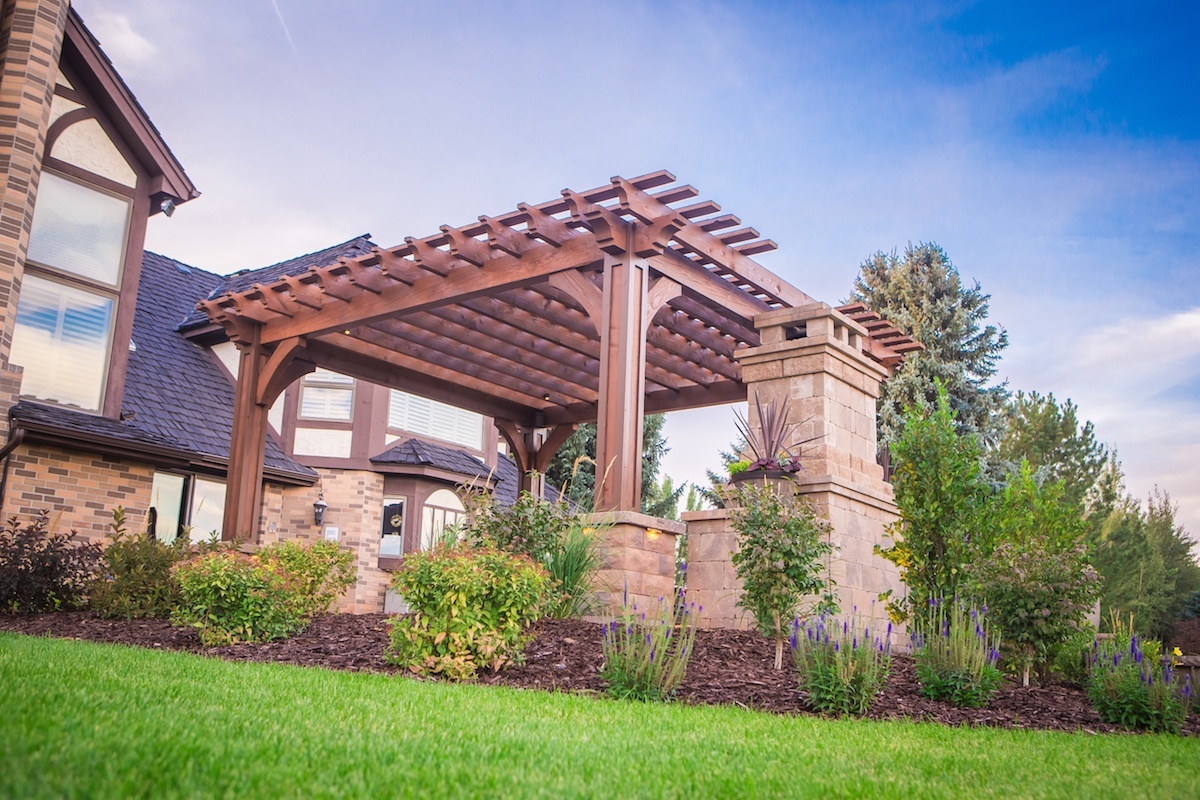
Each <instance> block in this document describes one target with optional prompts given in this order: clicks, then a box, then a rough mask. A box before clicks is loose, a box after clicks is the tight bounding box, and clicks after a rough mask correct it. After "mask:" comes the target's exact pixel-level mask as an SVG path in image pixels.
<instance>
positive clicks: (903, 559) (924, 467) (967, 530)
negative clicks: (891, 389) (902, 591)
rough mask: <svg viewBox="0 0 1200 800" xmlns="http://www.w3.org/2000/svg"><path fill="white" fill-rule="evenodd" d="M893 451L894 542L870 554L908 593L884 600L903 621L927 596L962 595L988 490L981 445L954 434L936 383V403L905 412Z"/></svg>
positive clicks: (921, 608) (925, 606) (921, 610)
mask: <svg viewBox="0 0 1200 800" xmlns="http://www.w3.org/2000/svg"><path fill="white" fill-rule="evenodd" d="M891 454H892V459H893V462H894V463H895V464H896V472H895V475H894V477H893V479H892V486H893V487H894V488H895V492H896V505H897V506H898V507H899V510H900V519H899V520H898V521H897V522H896V523H895V524H893V525H892V526H891V527H889V528H888V533H889V535H891V536H892V538H893V544H892V545H891V546H890V547H887V548H881V547H879V546H878V545H876V552H877V553H878V554H879V555H881V556H883V557H884V558H886V559H887V560H888V561H891V562H892V563H893V564H895V565H896V566H897V567H898V568H899V570H900V579H901V580H902V581H904V584H905V585H906V586H907V587H908V592H907V596H906V597H903V598H892V599H891V600H889V602H888V613H889V614H890V615H891V616H892V618H893V619H894V620H895V621H897V622H901V621H903V620H905V619H908V617H909V615H910V614H912V615H914V616H915V617H918V618H919V617H920V616H921V615H923V614H925V613H927V612H928V610H929V609H930V608H931V606H930V605H929V601H930V600H933V599H935V598H938V597H954V596H956V595H959V594H965V592H960V591H959V584H960V583H961V582H962V581H963V579H964V578H965V577H966V575H967V571H968V566H969V565H970V563H971V562H972V561H973V560H974V559H975V557H976V555H977V553H978V552H979V551H980V548H981V547H982V543H981V542H980V538H981V537H980V533H981V531H982V530H983V526H982V525H981V522H980V520H981V515H982V513H983V511H984V509H985V508H986V503H987V499H988V493H989V488H988V486H987V484H986V482H985V481H984V480H983V478H982V475H981V473H980V453H979V445H978V443H977V442H976V440H975V438H974V437H973V436H962V435H960V434H959V432H958V424H957V420H956V419H955V415H954V412H953V411H952V410H951V409H950V398H949V395H948V394H947V392H946V388H945V387H944V386H943V385H942V384H941V383H940V382H939V383H938V384H937V406H936V408H935V409H934V410H933V411H932V412H927V411H925V410H922V409H918V410H911V409H910V410H909V411H908V413H907V414H906V415H905V419H904V429H903V431H902V432H901V434H900V436H899V438H898V439H897V440H896V441H895V442H894V443H893V444H892V446H891ZM889 595H890V593H889Z"/></svg>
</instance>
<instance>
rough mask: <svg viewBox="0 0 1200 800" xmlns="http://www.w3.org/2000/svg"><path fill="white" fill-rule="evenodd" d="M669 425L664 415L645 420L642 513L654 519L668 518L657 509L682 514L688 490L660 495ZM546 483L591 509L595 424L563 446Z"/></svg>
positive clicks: (643, 433) (647, 417)
mask: <svg viewBox="0 0 1200 800" xmlns="http://www.w3.org/2000/svg"><path fill="white" fill-rule="evenodd" d="M665 423H666V417H665V416H663V415H662V414H648V415H646V416H645V417H644V418H643V420H642V512H643V513H646V514H653V515H654V516H664V515H663V514H658V513H656V512H655V509H659V510H664V509H670V508H675V509H676V511H675V513H676V514H678V506H679V498H680V496H681V495H682V494H683V490H684V486H679V487H675V486H673V485H672V486H671V489H670V495H669V496H663V495H661V494H660V489H661V487H660V486H659V483H658V472H659V468H660V466H661V464H662V459H663V456H665V455H666V454H667V452H668V451H669V450H670V448H669V447H667V438H666V436H664V435H663V426H664V424H665ZM603 468H607V467H603ZM546 480H547V481H548V482H549V483H550V485H551V486H554V487H555V488H559V489H563V490H564V491H565V492H566V494H567V496H568V497H569V498H570V499H571V500H573V501H574V502H576V503H579V504H581V505H583V506H584V507H585V508H590V507H591V505H592V499H593V497H594V496H595V489H596V424H595V423H593V422H589V423H587V424H584V425H580V426H579V429H578V430H576V431H575V433H573V434H571V436H570V438H568V439H567V440H566V441H565V442H563V444H562V446H561V447H559V448H558V452H557V453H556V454H555V455H554V460H553V461H551V462H550V468H549V469H547V470H546ZM685 485H686V484H685ZM666 516H667V517H668V518H669V519H673V518H674V517H670V516H669V515H666Z"/></svg>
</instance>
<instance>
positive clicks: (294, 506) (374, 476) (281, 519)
mask: <svg viewBox="0 0 1200 800" xmlns="http://www.w3.org/2000/svg"><path fill="white" fill-rule="evenodd" d="M317 471H318V472H319V473H321V481H320V483H319V484H318V485H316V486H301V487H287V488H285V489H283V490H282V492H281V493H280V504H279V511H278V521H277V526H276V531H274V532H271V531H270V530H269V529H270V520H268V521H267V524H266V525H265V526H264V528H263V531H264V533H263V536H262V539H261V541H263V542H264V543H266V542H269V541H277V540H281V539H298V540H301V541H319V540H320V539H321V538H323V537H324V535H325V529H326V528H328V527H336V528H337V529H338V542H339V543H340V544H341V545H342V546H344V547H347V548H349V549H350V550H351V551H353V552H354V554H355V566H356V567H357V569H358V581H357V582H356V583H355V585H354V586H352V587H350V589H349V590H348V591H347V592H346V594H345V596H343V597H342V599H341V600H339V601H338V604H337V607H336V610H338V611H342V612H349V613H354V614H365V613H371V612H380V611H383V600H384V594H385V593H386V591H387V587H388V584H389V583H390V582H391V573H390V572H385V571H383V570H381V569H379V541H380V532H381V531H382V527H383V476H382V475H380V474H378V473H375V472H370V471H367V470H342V469H319V470H317ZM318 491H321V492H323V493H324V495H325V502H326V503H328V504H329V507H328V509H327V510H326V512H325V520H324V522H323V523H322V525H321V526H320V527H318V526H317V525H315V524H314V523H313V502H314V501H315V500H316V499H317V494H318ZM263 506H264V508H266V507H267V506H268V502H267V499H266V494H264V503H263Z"/></svg>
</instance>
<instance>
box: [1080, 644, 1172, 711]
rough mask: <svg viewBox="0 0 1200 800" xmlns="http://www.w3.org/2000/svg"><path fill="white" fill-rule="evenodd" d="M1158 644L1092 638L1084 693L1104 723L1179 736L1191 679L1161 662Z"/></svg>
mask: <svg viewBox="0 0 1200 800" xmlns="http://www.w3.org/2000/svg"><path fill="white" fill-rule="evenodd" d="M1160 650H1161V645H1160V644H1159V642H1157V641H1155V640H1152V639H1148V640H1145V641H1144V642H1143V641H1142V640H1140V639H1139V638H1138V637H1137V636H1130V637H1129V638H1128V643H1127V644H1126V643H1125V640H1124V638H1123V637H1117V638H1114V639H1110V640H1108V641H1106V642H1099V641H1096V642H1095V643H1094V645H1093V650H1092V668H1091V676H1090V679H1089V681H1088V697H1089V698H1090V699H1091V701H1092V707H1093V708H1095V709H1096V713H1098V714H1099V715H1100V718H1101V719H1103V720H1104V721H1105V722H1110V723H1112V724H1114V725H1121V726H1124V727H1126V728H1129V729H1131V730H1146V731H1155V732H1159V733H1175V734H1178V733H1180V732H1181V731H1182V729H1183V723H1184V721H1185V720H1186V719H1187V715H1188V712H1189V710H1190V709H1191V704H1192V693H1193V692H1192V681H1191V676H1187V677H1186V678H1185V679H1184V680H1183V681H1180V680H1179V678H1178V676H1176V675H1175V674H1174V673H1173V672H1172V669H1171V665H1170V664H1162V663H1160V662H1161V659H1160V658H1159V657H1158V653H1159V651H1160Z"/></svg>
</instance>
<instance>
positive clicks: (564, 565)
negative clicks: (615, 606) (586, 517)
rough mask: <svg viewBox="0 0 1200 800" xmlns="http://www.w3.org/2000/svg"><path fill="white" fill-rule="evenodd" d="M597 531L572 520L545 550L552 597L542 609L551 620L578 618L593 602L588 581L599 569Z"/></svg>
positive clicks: (586, 611) (598, 535)
mask: <svg viewBox="0 0 1200 800" xmlns="http://www.w3.org/2000/svg"><path fill="white" fill-rule="evenodd" d="M599 537H600V533H599V531H598V530H597V529H596V528H594V527H592V526H590V525H585V524H583V523H582V522H572V523H571V524H570V525H569V526H568V527H567V529H566V530H565V531H563V533H562V535H561V536H560V537H559V538H558V539H557V541H556V542H555V543H554V544H553V545H552V546H551V548H550V550H549V551H548V552H547V553H546V570H547V571H548V572H549V573H550V581H551V585H552V586H553V592H552V593H553V597H552V598H551V600H550V602H549V604H548V607H547V609H546V616H548V617H550V618H551V619H569V618H571V617H582V616H584V615H585V614H587V613H589V612H590V611H591V610H592V609H593V607H594V606H595V604H596V595H595V593H594V592H593V588H594V587H593V586H592V582H593V580H594V579H595V575H596V570H597V569H599V568H600V539H599Z"/></svg>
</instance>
